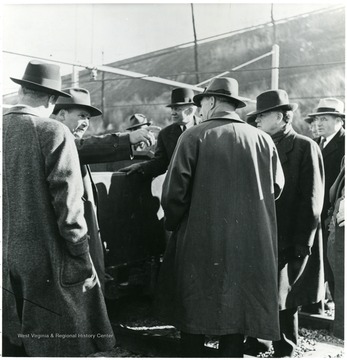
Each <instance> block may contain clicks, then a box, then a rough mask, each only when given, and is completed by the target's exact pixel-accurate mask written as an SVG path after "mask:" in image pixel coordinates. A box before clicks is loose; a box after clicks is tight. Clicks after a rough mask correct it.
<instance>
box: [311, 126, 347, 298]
mask: <svg viewBox="0 0 347 360" xmlns="http://www.w3.org/2000/svg"><path fill="white" fill-rule="evenodd" d="M315 140H316V141H317V143H319V141H320V139H315ZM322 154H323V162H324V172H325V193H324V205H323V211H322V216H321V219H322V229H323V254H324V272H325V280H326V281H328V282H329V283H330V284H329V286H330V290H331V291H334V289H333V287H334V286H333V282H334V281H333V279H334V278H333V274H332V271H331V267H330V265H329V262H328V258H327V235H328V234H327V230H326V228H327V226H328V225H327V224H325V221H326V219H327V217H328V210H329V208H330V207H331V204H330V200H329V190H330V188H331V186H332V185H333V183H334V182H335V180H336V178H337V176H338V175H339V172H340V168H341V161H342V158H343V157H344V155H345V130H344V129H343V128H341V129H340V130H339V131H338V133H337V134H336V135H335V136H334V137H333V138H332V139H331V141H330V142H329V143H328V144H327V145H326V147H325V148H324V149H323V150H322Z"/></svg>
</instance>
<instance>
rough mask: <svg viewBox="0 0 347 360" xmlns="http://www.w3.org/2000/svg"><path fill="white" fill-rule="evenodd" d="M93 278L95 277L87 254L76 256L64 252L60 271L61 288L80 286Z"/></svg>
mask: <svg viewBox="0 0 347 360" xmlns="http://www.w3.org/2000/svg"><path fill="white" fill-rule="evenodd" d="M93 276H95V271H93V263H92V260H91V258H90V254H89V252H85V253H84V254H81V255H78V256H74V255H71V254H70V253H69V252H67V251H66V252H65V254H64V257H63V264H62V270H61V284H62V285H63V286H76V285H80V284H83V283H84V282H85V281H86V280H87V279H89V278H92V277H93Z"/></svg>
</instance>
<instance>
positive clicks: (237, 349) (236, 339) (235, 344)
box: [218, 334, 245, 358]
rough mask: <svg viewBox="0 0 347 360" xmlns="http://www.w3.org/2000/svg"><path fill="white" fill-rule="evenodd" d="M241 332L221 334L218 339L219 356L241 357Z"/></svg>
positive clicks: (242, 339)
mask: <svg viewBox="0 0 347 360" xmlns="http://www.w3.org/2000/svg"><path fill="white" fill-rule="evenodd" d="M244 338H245V337H244V335H243V334H230V335H222V336H221V337H220V339H219V350H218V352H219V356H220V357H225V358H227V357H228V358H243V351H244V350H243V341H244Z"/></svg>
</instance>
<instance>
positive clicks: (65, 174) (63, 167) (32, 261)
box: [3, 106, 115, 357]
mask: <svg viewBox="0 0 347 360" xmlns="http://www.w3.org/2000/svg"><path fill="white" fill-rule="evenodd" d="M3 148H4V158H3V159H4V162H3V171H4V177H3V179H4V181H3V217H4V221H3V315H4V322H3V333H4V335H5V336H6V337H7V338H8V339H9V341H10V342H11V343H12V344H14V345H17V346H21V345H24V348H25V351H26V353H27V354H28V355H29V356H35V357H36V356H54V357H57V356H71V357H72V356H83V355H88V354H91V353H95V352H97V351H103V350H108V349H111V348H112V347H113V346H114V344H115V339H114V335H113V332H112V328H111V325H110V322H109V319H108V316H107V310H106V306H105V302H104V298H103V295H102V291H101V289H100V286H99V285H98V282H97V277H96V273H95V269H94V267H93V264H92V261H91V258H90V254H89V246H88V236H87V226H86V222H85V220H84V216H83V203H82V194H83V188H82V179H81V172H80V164H79V160H78V154H77V150H76V146H75V143H74V138H73V135H72V134H71V133H70V131H69V129H68V128H67V127H66V126H65V125H62V124H61V123H59V122H58V121H55V120H52V119H46V118H41V117H39V113H38V111H37V110H36V109H33V108H30V107H27V106H17V107H14V108H12V109H11V110H10V111H9V112H8V113H7V114H5V115H4V117H3Z"/></svg>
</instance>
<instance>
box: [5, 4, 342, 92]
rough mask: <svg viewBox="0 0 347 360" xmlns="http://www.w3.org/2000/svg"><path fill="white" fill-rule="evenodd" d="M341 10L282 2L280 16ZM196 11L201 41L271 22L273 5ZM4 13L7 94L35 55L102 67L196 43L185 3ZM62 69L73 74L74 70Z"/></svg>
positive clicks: (8, 7) (42, 7)
mask: <svg viewBox="0 0 347 360" xmlns="http://www.w3.org/2000/svg"><path fill="white" fill-rule="evenodd" d="M340 4H341V3H340ZM336 5H338V3H334V2H327V1H325V2H314V3H309V2H305V3H286V4H284V3H282V2H276V3H274V8H273V10H274V18H275V20H279V19H282V18H286V17H290V16H294V15H298V14H302V13H306V12H311V11H315V10H318V9H322V8H327V7H331V6H336ZM193 8H194V17H195V26H196V35H197V38H198V40H201V39H204V38H206V37H210V36H215V35H219V34H222V33H226V32H229V31H233V30H238V29H242V28H245V27H249V26H254V25H258V24H262V23H266V22H270V21H271V4H270V3H255V2H254V3H244V2H233V3H231V2H229V3H225V2H216V1H214V2H213V3H212V2H211V3H202V1H199V3H194V4H193ZM2 10H3V11H2V13H3V17H2V23H3V32H2V49H3V56H2V83H3V84H2V93H3V94H7V93H11V92H14V91H16V90H17V88H18V85H16V84H15V83H13V82H12V81H11V80H9V76H13V77H19V78H21V77H22V75H23V73H24V69H25V67H26V64H27V62H28V61H29V60H30V59H31V56H38V57H43V58H47V59H55V60H61V61H64V62H68V63H78V64H88V65H101V64H108V63H111V62H115V61H118V60H122V59H126V58H130V57H133V56H136V55H141V54H145V53H148V52H151V51H155V50H159V49H163V48H166V47H170V46H175V45H179V44H183V43H186V42H190V41H193V40H194V33H193V26H192V12H191V4H190V3H184V2H175V3H173V2H170V3H163V2H157V3H153V1H152V2H151V3H138V2H137V3H136V4H135V3H126V4H125V3H104V4H97V3H83V4H82V3H65V4H62V3H59V5H58V4H53V3H48V2H44V3H39V4H37V2H36V4H28V3H17V4H13V3H11V4H9V3H7V4H5V5H3V9H2ZM6 51H8V52H13V53H19V54H25V55H27V56H26V57H24V56H19V55H14V54H8V53H6ZM80 69H81V70H82V68H80ZM61 70H62V74H69V73H71V72H72V66H71V65H61Z"/></svg>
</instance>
